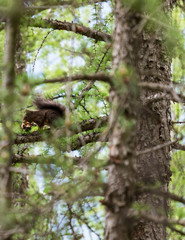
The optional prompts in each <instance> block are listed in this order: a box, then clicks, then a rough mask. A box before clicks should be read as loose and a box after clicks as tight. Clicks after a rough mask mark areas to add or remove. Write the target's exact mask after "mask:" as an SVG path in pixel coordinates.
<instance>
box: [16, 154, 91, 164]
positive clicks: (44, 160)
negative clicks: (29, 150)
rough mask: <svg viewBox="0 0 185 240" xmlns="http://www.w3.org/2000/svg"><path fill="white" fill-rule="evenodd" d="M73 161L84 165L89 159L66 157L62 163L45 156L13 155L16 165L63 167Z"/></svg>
mask: <svg viewBox="0 0 185 240" xmlns="http://www.w3.org/2000/svg"><path fill="white" fill-rule="evenodd" d="M64 160H66V161H68V160H70V161H71V160H73V162H74V164H76V165H84V164H85V163H86V162H87V158H84V157H66V156H64V157H63V159H62V161H60V160H59V159H58V158H56V156H45V155H43V156H42V155H31V156H29V155H24V154H23V155H19V154H15V155H13V158H12V162H13V163H14V164H16V163H27V164H33V163H36V164H55V165H56V166H61V164H63V161H64Z"/></svg>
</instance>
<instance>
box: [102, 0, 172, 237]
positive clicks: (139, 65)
mask: <svg viewBox="0 0 185 240" xmlns="http://www.w3.org/2000/svg"><path fill="white" fill-rule="evenodd" d="M162 43H163V42H162V40H161V36H160V35H159V31H158V32H157V31H156V32H155V33H154V32H152V33H149V32H148V33H147V32H144V31H143V26H142V19H141V15H139V14H138V13H136V12H134V11H132V10H131V9H130V10H128V9H127V8H124V7H123V6H122V3H121V0H115V31H114V45H113V69H114V71H115V72H116V74H115V76H116V77H115V86H117V87H115V88H112V89H111V93H110V95H111V98H112V99H111V102H112V110H111V113H110V124H109V125H110V129H111V130H112V132H111V136H110V167H109V180H108V188H107V192H106V197H105V205H106V236H105V239H106V240H108V239H109V240H116V239H120V240H121V239H124V240H127V239H135V240H136V239H140V240H141V239H142V240H145V239H150V240H152V239H155V240H156V239H158V240H163V239H166V228H165V226H164V225H160V224H156V223H154V221H153V222H151V221H149V219H150V217H152V218H158V217H159V216H163V217H167V201H166V199H164V198H162V197H153V196H152V195H150V194H147V193H144V194H140V195H138V194H136V189H137V186H138V185H139V184H140V185H141V186H144V187H148V188H150V187H151V186H153V187H154V186H156V185H158V186H160V189H161V190H163V191H168V184H169V181H170V176H171V172H170V164H169V162H170V147H169V146H166V147H163V148H162V147H161V148H160V149H158V150H157V151H152V147H154V146H158V145H161V144H163V143H166V142H168V141H170V116H171V113H170V102H169V101H168V100H159V101H150V103H149V102H148V99H150V100H151V99H152V95H154V94H155V92H154V91H151V90H142V91H140V94H139V97H137V95H136V94H134V91H133V89H135V88H136V85H137V83H136V79H138V80H139V81H140V82H142V81H144V82H147V83H151V82H154V83H160V84H163V83H164V84H168V83H169V81H170V77H171V73H170V64H171V62H170V60H169V58H168V57H167V54H166V53H165V49H164V47H163V45H162ZM123 64H124V65H123ZM125 66H127V67H126V68H127V69H126V68H125ZM130 66H132V68H134V69H135V72H136V73H137V77H136V76H135V74H132V75H130V71H131V70H129V69H130V68H131V67H130ZM117 76H119V77H117ZM118 81H119V82H118ZM121 84H122V85H123V87H121ZM120 89H122V91H121V90H120ZM118 114H119V117H118V116H117V115H118ZM145 149H151V151H148V153H145V154H139V155H138V154H137V157H136V150H137V153H138V152H140V153H141V151H143V150H145ZM136 183H137V185H136ZM134 202H137V204H138V203H139V204H141V205H142V206H144V207H143V208H142V209H143V213H144V214H145V217H143V218H142V217H140V218H139V216H138V217H137V218H136V214H133V211H131V206H132V204H133V203H134ZM146 209H147V210H146ZM144 214H143V215H144Z"/></svg>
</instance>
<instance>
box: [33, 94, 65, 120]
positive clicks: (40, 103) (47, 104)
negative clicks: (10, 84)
mask: <svg viewBox="0 0 185 240" xmlns="http://www.w3.org/2000/svg"><path fill="white" fill-rule="evenodd" d="M34 105H35V106H36V107H37V109H38V110H53V111H56V112H58V113H59V115H60V116H61V117H63V116H64V115H65V107H64V106H63V105H62V104H60V103H57V102H54V101H52V100H47V99H43V98H36V99H35V101H34Z"/></svg>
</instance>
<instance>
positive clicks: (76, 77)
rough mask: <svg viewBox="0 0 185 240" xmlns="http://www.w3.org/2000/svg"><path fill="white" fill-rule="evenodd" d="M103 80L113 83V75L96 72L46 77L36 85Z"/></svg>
mask: <svg viewBox="0 0 185 240" xmlns="http://www.w3.org/2000/svg"><path fill="white" fill-rule="evenodd" d="M78 80H80V81H82V80H85V81H102V82H106V83H109V84H110V85H112V77H111V75H106V74H105V73H94V74H78V75H74V76H68V77H61V78H59V77H58V78H53V79H45V80H43V81H42V82H41V81H39V82H36V83H35V84H34V85H37V84H46V83H65V82H72V81H78Z"/></svg>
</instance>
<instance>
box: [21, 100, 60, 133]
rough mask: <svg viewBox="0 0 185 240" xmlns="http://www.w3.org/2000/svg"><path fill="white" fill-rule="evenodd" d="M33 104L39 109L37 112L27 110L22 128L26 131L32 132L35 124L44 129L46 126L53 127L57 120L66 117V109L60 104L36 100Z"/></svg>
mask: <svg viewBox="0 0 185 240" xmlns="http://www.w3.org/2000/svg"><path fill="white" fill-rule="evenodd" d="M33 104H34V105H35V106H36V107H37V110H28V109H26V112H25V114H24V116H23V121H22V125H21V128H22V129H24V130H26V131H27V130H30V129H31V127H32V126H34V125H35V124H36V125H38V127H39V128H43V127H44V126H45V125H48V126H51V127H52V126H54V123H55V121H56V120H57V119H59V118H64V116H65V107H64V106H63V105H62V104H60V103H57V102H54V101H52V100H46V99H43V98H36V99H35V100H34V102H33Z"/></svg>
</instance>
